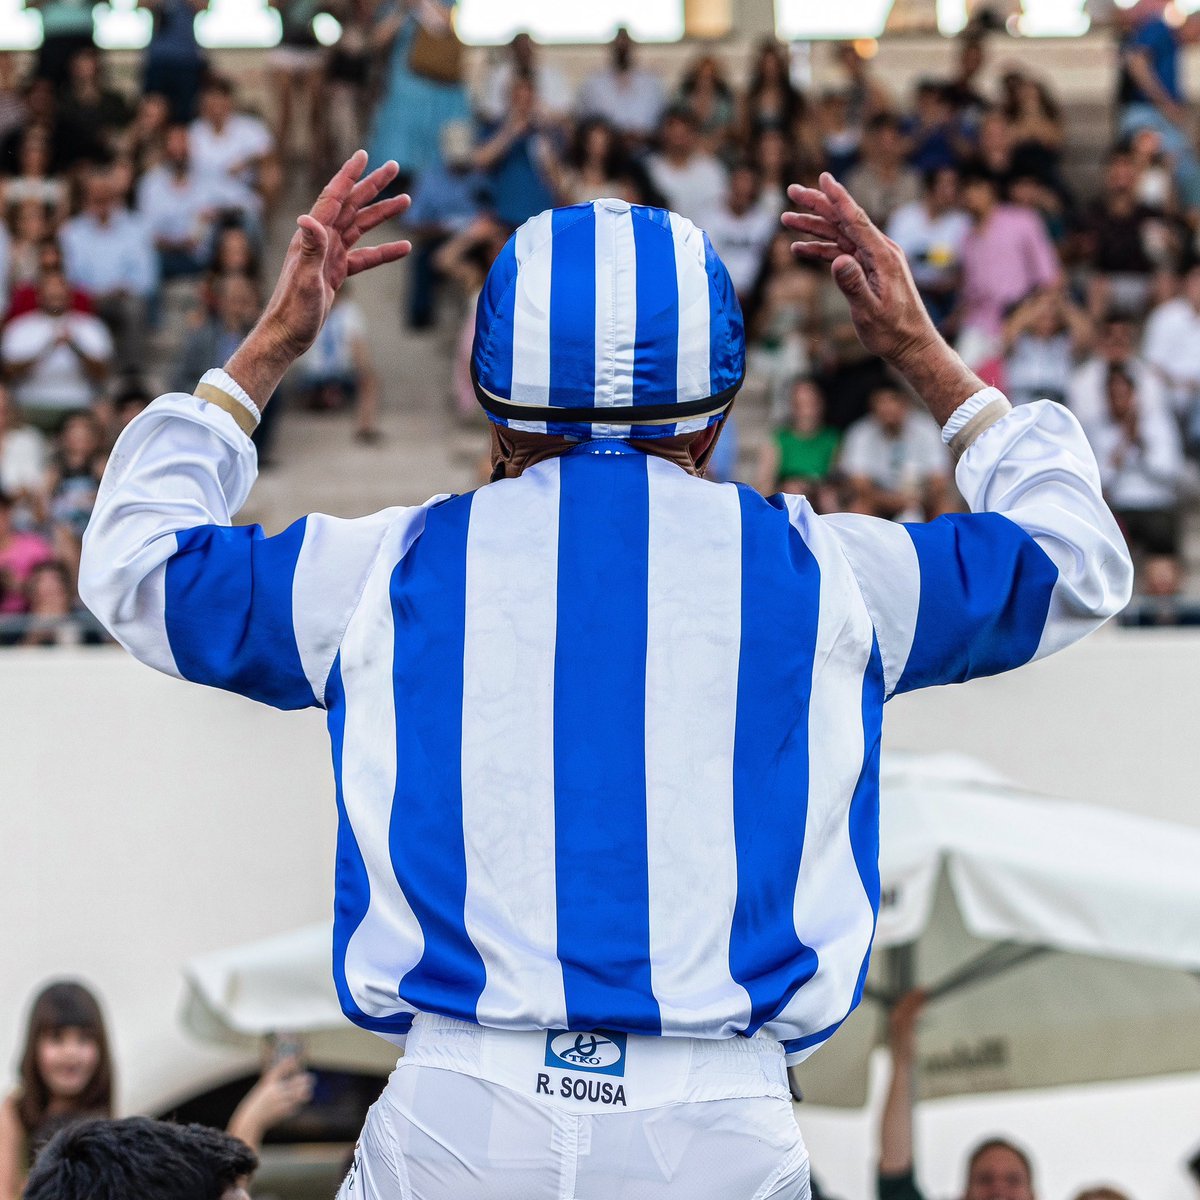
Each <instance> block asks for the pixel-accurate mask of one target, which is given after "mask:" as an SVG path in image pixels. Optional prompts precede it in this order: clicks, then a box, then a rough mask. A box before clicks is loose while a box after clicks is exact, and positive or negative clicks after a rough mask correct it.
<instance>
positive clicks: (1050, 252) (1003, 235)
mask: <svg viewBox="0 0 1200 1200" xmlns="http://www.w3.org/2000/svg"><path fill="white" fill-rule="evenodd" d="M962 200H963V207H964V208H965V209H966V210H967V213H968V214H969V216H970V217H971V229H970V232H969V233H968V234H967V238H966V241H965V242H964V243H963V251H962V291H961V300H960V305H959V335H958V346H957V349H958V352H959V354H961V355H962V357H963V360H964V361H965V362H966V363H967V365H968V366H969V367H971V368H972V369H973V370H974V371H976V372H977V373H979V374H980V375H981V376H982V378H983V379H984V381H985V382H992V383H995V382H998V381H999V379H1000V370H1001V355H1002V353H1003V341H1002V331H1003V326H1004V314H1005V313H1006V312H1007V311H1008V310H1009V309H1010V308H1012V306H1013V305H1014V304H1016V303H1017V302H1018V301H1020V300H1024V299H1025V297H1026V296H1028V295H1029V294H1030V293H1031V292H1034V291H1036V290H1038V289H1039V288H1046V287H1054V286H1056V285H1057V284H1058V282H1059V279H1060V278H1061V273H1062V272H1061V268H1060V266H1059V261H1058V255H1057V254H1056V253H1055V252H1054V247H1053V246H1052V245H1051V243H1050V239H1049V238H1048V237H1047V236H1046V230H1045V228H1044V227H1043V225H1042V223H1041V221H1039V220H1038V217H1037V215H1036V214H1035V213H1033V212H1031V211H1030V210H1029V209H1027V208H1020V207H1018V206H1016V205H1013V204H1002V203H1001V202H1000V196H999V193H998V191H997V187H996V182H995V180H994V179H993V178H992V177H991V176H990V175H988V174H987V173H986V172H985V171H981V170H978V169H973V170H971V171H969V172H965V173H964V177H963V183H962Z"/></svg>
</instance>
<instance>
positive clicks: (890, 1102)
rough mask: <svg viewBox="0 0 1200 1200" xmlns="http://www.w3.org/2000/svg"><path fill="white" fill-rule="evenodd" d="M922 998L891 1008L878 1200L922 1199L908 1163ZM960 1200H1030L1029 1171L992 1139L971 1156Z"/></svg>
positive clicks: (1015, 1153) (1012, 1150) (1022, 1157)
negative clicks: (887, 1079) (890, 1060)
mask: <svg viewBox="0 0 1200 1200" xmlns="http://www.w3.org/2000/svg"><path fill="white" fill-rule="evenodd" d="M925 1002H926V998H925V993H924V992H921V991H914V992H909V993H908V994H907V995H905V996H902V997H901V998H900V1000H899V1001H898V1002H897V1003H896V1004H895V1006H894V1007H893V1008H892V1011H891V1014H890V1018H889V1023H888V1048H889V1050H890V1052H891V1059H892V1076H891V1081H890V1083H889V1085H888V1091H887V1098H886V1100H885V1102H884V1107H883V1116H882V1119H881V1121H880V1131H879V1174H878V1185H877V1186H878V1193H877V1194H878V1198H879V1200H925V1198H924V1193H923V1192H922V1191H921V1189H920V1188H919V1187H918V1186H917V1181H916V1176H915V1172H914V1163H913V1123H912V1104H913V1071H914V1068H915V1066H916V1023H917V1019H918V1018H919V1017H920V1015H921V1012H922V1010H923V1008H924V1006H925ZM962 1196H963V1200H1034V1193H1033V1167H1032V1165H1031V1163H1030V1160H1029V1156H1028V1155H1027V1154H1026V1153H1025V1151H1024V1150H1021V1149H1020V1148H1019V1147H1017V1146H1015V1145H1013V1143H1012V1142H1010V1141H1008V1140H1007V1139H1006V1138H1002V1137H991V1138H988V1139H987V1140H986V1141H983V1142H981V1143H980V1144H979V1145H977V1146H976V1147H975V1149H974V1150H972V1151H971V1154H970V1156H969V1157H968V1159H967V1177H966V1181H965V1183H964V1185H963V1191H962Z"/></svg>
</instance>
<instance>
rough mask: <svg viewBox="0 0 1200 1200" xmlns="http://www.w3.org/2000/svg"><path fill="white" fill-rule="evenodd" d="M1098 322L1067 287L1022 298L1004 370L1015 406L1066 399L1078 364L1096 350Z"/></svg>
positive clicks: (1008, 332)
mask: <svg viewBox="0 0 1200 1200" xmlns="http://www.w3.org/2000/svg"><path fill="white" fill-rule="evenodd" d="M1092 336H1093V331H1092V322H1091V320H1090V319H1089V318H1088V315H1087V313H1085V312H1084V311H1083V309H1081V308H1080V307H1079V306H1078V305H1077V304H1074V303H1073V302H1072V300H1071V298H1070V296H1068V295H1067V293H1066V291H1065V290H1064V289H1062V288H1046V289H1045V290H1044V291H1040V292H1035V293H1034V294H1033V295H1032V296H1030V297H1029V299H1028V300H1024V301H1022V302H1021V303H1020V304H1018V305H1017V307H1016V308H1015V309H1014V310H1013V311H1012V313H1011V314H1010V315H1009V317H1008V318H1007V320H1006V321H1005V322H1004V350H1005V360H1004V374H1005V378H1006V380H1007V392H1006V394H1007V396H1008V398H1009V400H1011V401H1012V403H1013V404H1028V403H1029V402H1030V401H1033V400H1057V401H1060V402H1061V401H1064V400H1066V398H1067V391H1068V389H1069V388H1070V385H1071V375H1072V373H1073V372H1074V370H1075V366H1076V364H1077V363H1078V362H1079V361H1080V360H1081V359H1082V358H1083V356H1084V355H1085V354H1086V353H1087V352H1088V351H1089V350H1090V349H1091V345H1092Z"/></svg>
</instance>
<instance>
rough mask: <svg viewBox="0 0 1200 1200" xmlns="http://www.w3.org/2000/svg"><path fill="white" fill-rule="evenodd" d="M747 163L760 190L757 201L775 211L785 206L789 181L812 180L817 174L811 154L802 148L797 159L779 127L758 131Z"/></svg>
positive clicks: (814, 157)
mask: <svg viewBox="0 0 1200 1200" xmlns="http://www.w3.org/2000/svg"><path fill="white" fill-rule="evenodd" d="M810 141H811V139H810ZM750 162H751V165H752V166H753V167H754V170H755V171H756V172H757V173H758V180H759V185H760V187H761V189H762V190H761V193H760V199H759V203H760V204H761V205H762V206H763V208H766V209H768V210H769V211H770V212H772V213H776V214H778V213H781V212H783V210H784V209H785V208H787V207H788V198H787V190H788V188H789V187H790V186H791V185H792V184H793V183H804V182H805V181H808V182H809V183H812V182H813V181H815V179H816V176H817V174H818V173H819V172H818V171H817V170H816V166H817V158H816V156H815V154H813V153H810V152H809V151H808V150H804V152H803V154H802V156H801V157H800V158H794V157H793V155H792V142H791V139H790V138H789V137H788V135H787V134H786V133H784V132H783V131H782V130H779V129H762V130H760V131H759V134H758V137H756V138H755V139H754V144H753V148H752V153H751V157H750Z"/></svg>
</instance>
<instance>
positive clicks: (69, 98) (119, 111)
mask: <svg viewBox="0 0 1200 1200" xmlns="http://www.w3.org/2000/svg"><path fill="white" fill-rule="evenodd" d="M60 111H61V112H62V115H63V117H64V119H65V120H67V121H69V122H70V123H71V124H72V125H73V126H74V127H75V128H76V129H78V131H79V134H80V136H81V137H82V138H83V139H84V140H85V141H86V142H87V144H88V145H89V146H92V147H94V149H95V152H96V154H97V157H99V158H102V159H103V160H104V161H108V160H109V159H111V158H112V156H113V154H114V153H115V152H116V148H117V144H118V140H119V135H120V132H121V130H123V129H124V128H125V127H126V126H127V125H128V124H129V122H130V121H131V120H132V119H133V112H132V110H131V109H130V107H129V102H128V101H127V100H126V99H125V97H124V96H123V95H122V94H121V93H120V92H118V91H116V90H115V89H114V88H111V87H109V86H107V85H106V82H105V79H104V71H103V62H102V60H101V58H100V51H99V50H97V49H96V47H95V46H85V47H84V48H83V49H81V50H77V51H76V52H75V53H74V54H73V55H72V56H71V62H70V66H69V72H68V79H67V87H66V90H65V92H64V94H63V97H62V99H61V101H60Z"/></svg>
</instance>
